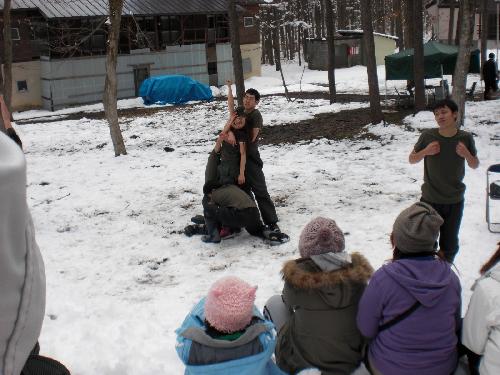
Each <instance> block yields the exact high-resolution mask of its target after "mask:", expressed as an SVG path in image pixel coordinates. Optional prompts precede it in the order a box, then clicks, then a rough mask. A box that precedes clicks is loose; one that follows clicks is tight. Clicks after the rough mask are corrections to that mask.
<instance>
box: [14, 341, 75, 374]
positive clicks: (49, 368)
mask: <svg viewBox="0 0 500 375" xmlns="http://www.w3.org/2000/svg"><path fill="white" fill-rule="evenodd" d="M39 351H40V345H39V344H38V343H36V345H35V347H34V348H33V350H32V352H31V354H30V356H29V357H28V360H27V361H26V363H25V364H24V368H23V371H21V374H20V375H71V373H70V372H69V370H68V369H67V368H66V367H65V366H64V365H63V364H62V363H60V362H58V361H56V360H55V359H52V358H48V357H44V356H42V355H39V354H38V353H39Z"/></svg>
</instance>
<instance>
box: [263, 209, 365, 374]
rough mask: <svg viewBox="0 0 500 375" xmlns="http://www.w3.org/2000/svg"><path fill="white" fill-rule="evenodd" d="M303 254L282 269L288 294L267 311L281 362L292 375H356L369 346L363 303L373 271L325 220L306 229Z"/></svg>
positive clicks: (277, 298)
mask: <svg viewBox="0 0 500 375" xmlns="http://www.w3.org/2000/svg"><path fill="white" fill-rule="evenodd" d="M299 252H300V256H301V258H299V259H296V260H291V261H288V262H286V263H285V265H284V266H283V270H282V274H283V279H284V281H285V286H284V288H283V295H282V296H274V297H272V298H271V299H270V300H269V301H268V303H267V304H266V308H265V315H266V317H269V318H272V320H273V322H274V323H275V325H276V327H277V328H278V330H279V332H278V340H277V344H276V363H277V364H278V366H279V367H280V368H281V369H282V370H284V371H286V372H289V373H293V374H296V373H297V372H299V371H302V370H305V369H310V368H316V369H318V370H319V371H321V373H322V374H332V375H342V374H351V373H352V372H353V371H354V370H355V369H356V368H357V367H358V366H359V365H360V363H361V360H362V354H361V351H362V349H363V346H364V340H363V337H362V336H361V333H360V332H359V330H358V328H357V326H356V313H357V311H358V302H359V299H360V298H361V295H362V294H363V290H364V289H365V287H366V284H367V282H368V279H369V278H370V276H371V274H372V272H373V269H372V267H371V266H370V264H369V263H368V261H367V260H366V259H365V257H363V256H362V255H361V254H359V253H353V254H349V253H347V252H346V251H345V242H344V234H343V233H342V231H341V230H340V229H339V227H338V226H337V224H336V223H335V221H334V220H331V219H327V218H323V217H318V218H315V219H314V220H312V221H311V222H309V223H308V224H307V225H306V226H305V227H304V229H303V230H302V233H301V235H300V239H299ZM311 371H312V370H311Z"/></svg>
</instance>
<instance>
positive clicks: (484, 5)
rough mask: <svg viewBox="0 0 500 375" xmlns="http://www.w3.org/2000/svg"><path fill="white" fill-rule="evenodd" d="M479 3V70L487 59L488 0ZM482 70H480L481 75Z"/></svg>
mask: <svg viewBox="0 0 500 375" xmlns="http://www.w3.org/2000/svg"><path fill="white" fill-rule="evenodd" d="M479 1H480V3H481V4H480V12H481V68H482V67H483V64H484V63H485V62H486V60H487V59H488V57H487V48H486V47H487V43H488V0H479ZM497 59H498V56H497ZM482 71H483V69H481V75H482Z"/></svg>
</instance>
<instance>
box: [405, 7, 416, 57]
mask: <svg viewBox="0 0 500 375" xmlns="http://www.w3.org/2000/svg"><path fill="white" fill-rule="evenodd" d="M404 11H405V49H408V48H413V33H414V22H415V20H414V19H413V17H412V15H413V0H405V6H404Z"/></svg>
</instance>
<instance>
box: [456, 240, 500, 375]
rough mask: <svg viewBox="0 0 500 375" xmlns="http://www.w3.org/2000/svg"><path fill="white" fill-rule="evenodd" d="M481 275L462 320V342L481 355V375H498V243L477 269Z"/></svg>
mask: <svg viewBox="0 0 500 375" xmlns="http://www.w3.org/2000/svg"><path fill="white" fill-rule="evenodd" d="M480 274H481V277H480V278H479V279H477V281H476V283H475V284H474V286H473V287H472V290H473V293H472V297H471V300H470V303H469V308H468V309H467V314H465V318H464V321H463V329H462V343H463V344H464V345H465V346H466V347H467V348H469V349H470V350H472V351H473V352H474V353H476V354H478V355H482V358H481V361H480V366H479V372H476V374H481V375H498V374H500V242H499V243H498V248H497V250H496V251H495V253H494V254H493V256H492V257H491V258H490V259H489V260H488V262H486V264H485V265H484V266H483V267H482V268H481V270H480Z"/></svg>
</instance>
